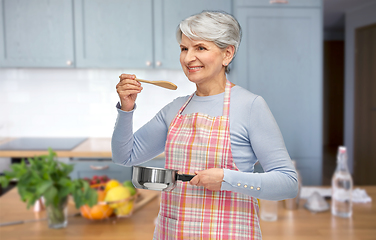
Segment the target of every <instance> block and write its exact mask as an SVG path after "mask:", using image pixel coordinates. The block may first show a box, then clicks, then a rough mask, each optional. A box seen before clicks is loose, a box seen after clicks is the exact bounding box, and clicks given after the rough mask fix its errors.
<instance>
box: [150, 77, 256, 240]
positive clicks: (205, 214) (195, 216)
mask: <svg viewBox="0 0 376 240" xmlns="http://www.w3.org/2000/svg"><path fill="white" fill-rule="evenodd" d="M230 92H231V83H230V82H229V81H227V83H226V88H225V96H224V106H223V116H219V117H211V116H208V115H204V114H201V113H193V114H187V115H182V112H183V110H184V109H185V107H186V106H187V105H188V103H189V102H190V100H191V99H192V97H193V94H192V95H191V96H190V98H189V99H188V100H187V102H186V103H185V104H184V105H183V106H182V107H181V108H180V110H179V112H178V114H177V115H176V117H175V118H174V120H173V121H172V123H171V124H170V128H169V132H168V135H167V141H166V148H165V156H166V166H165V167H166V168H168V169H177V170H179V171H180V172H182V173H186V174H192V175H194V174H195V173H194V172H195V171H200V170H204V169H209V168H227V169H232V170H238V168H237V167H236V165H235V163H234V161H233V158H232V153H231V142H230V125H229V112H230ZM257 212H258V204H257V200H256V199H255V198H253V197H250V196H247V195H244V194H241V193H235V192H231V191H210V190H208V189H206V188H204V187H197V186H192V185H190V184H189V183H188V182H181V181H177V184H176V187H175V188H174V189H173V190H172V191H170V192H162V195H161V204H160V212H159V215H158V218H157V225H156V228H155V232H154V239H261V231H260V226H259V219H258V215H257Z"/></svg>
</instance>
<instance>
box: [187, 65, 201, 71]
mask: <svg viewBox="0 0 376 240" xmlns="http://www.w3.org/2000/svg"><path fill="white" fill-rule="evenodd" d="M187 68H188V70H189V72H195V71H198V70H200V69H201V68H203V67H201V66H198V67H187Z"/></svg>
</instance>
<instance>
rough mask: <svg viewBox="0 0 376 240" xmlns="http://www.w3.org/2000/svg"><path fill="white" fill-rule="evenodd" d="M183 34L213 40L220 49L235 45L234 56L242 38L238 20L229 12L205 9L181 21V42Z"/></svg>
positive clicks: (179, 37)
mask: <svg viewBox="0 0 376 240" xmlns="http://www.w3.org/2000/svg"><path fill="white" fill-rule="evenodd" d="M182 34H184V35H185V36H187V37H188V38H189V39H192V40H204V41H211V42H213V43H214V44H215V45H217V47H219V48H220V49H225V48H226V47H227V46H229V45H233V46H234V48H235V52H234V56H235V54H236V52H237V51H238V48H239V45H240V41H241V38H242V31H241V27H240V24H239V23H238V21H237V20H236V19H235V18H234V17H233V16H231V15H230V14H228V13H225V12H217V11H203V12H201V13H199V14H196V15H193V16H190V17H188V18H186V19H185V20H183V21H181V22H180V24H179V26H178V29H177V31H176V38H177V40H178V42H179V43H181V38H182Z"/></svg>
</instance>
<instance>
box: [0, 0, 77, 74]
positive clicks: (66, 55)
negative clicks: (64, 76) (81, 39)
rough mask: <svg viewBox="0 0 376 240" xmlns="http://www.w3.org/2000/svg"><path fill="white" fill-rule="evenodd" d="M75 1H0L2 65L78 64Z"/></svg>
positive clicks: (42, 65)
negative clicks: (74, 23) (75, 47)
mask: <svg viewBox="0 0 376 240" xmlns="http://www.w3.org/2000/svg"><path fill="white" fill-rule="evenodd" d="M72 7H73V6H72V1H66V0H55V1H47V0H0V67H64V68H72V67H74V51H73V49H74V39H73V12H72Z"/></svg>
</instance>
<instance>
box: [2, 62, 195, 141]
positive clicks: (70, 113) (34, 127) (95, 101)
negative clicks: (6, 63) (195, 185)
mask: <svg viewBox="0 0 376 240" xmlns="http://www.w3.org/2000/svg"><path fill="white" fill-rule="evenodd" d="M121 73H134V74H136V76H137V77H139V78H143V79H148V80H167V81H171V82H173V83H175V84H176V85H177V86H178V89H177V90H176V91H172V90H167V89H163V88H159V87H156V86H152V85H147V84H143V85H142V86H143V87H144V90H143V92H142V94H139V96H138V98H137V104H138V108H137V111H136V113H135V115H134V129H135V130H136V129H138V128H139V127H140V126H142V125H143V124H144V123H146V122H147V121H148V120H149V119H150V118H152V117H153V116H154V115H155V114H156V113H157V112H158V111H159V110H160V109H161V108H162V107H163V106H165V105H166V104H167V103H169V102H170V101H171V100H173V99H174V98H176V97H178V96H182V95H188V94H190V93H192V92H193V91H194V90H195V86H194V84H192V83H190V82H189V81H188V80H187V79H186V77H185V75H184V73H183V72H182V71H180V70H132V69H0V139H1V138H5V137H81V136H83V137H111V135H112V131H113V127H114V124H115V120H116V115H117V111H116V109H115V105H116V103H117V101H118V95H117V92H116V88H115V86H116V84H117V83H118V81H119V78H118V76H119V75H120V74H121Z"/></svg>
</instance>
